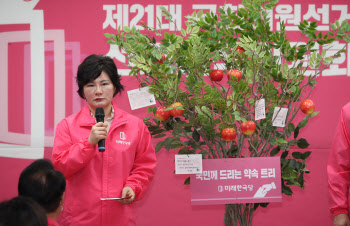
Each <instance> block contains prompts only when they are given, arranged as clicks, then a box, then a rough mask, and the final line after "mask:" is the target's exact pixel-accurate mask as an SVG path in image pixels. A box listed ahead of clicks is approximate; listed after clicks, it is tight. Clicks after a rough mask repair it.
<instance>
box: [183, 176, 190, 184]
mask: <svg viewBox="0 0 350 226" xmlns="http://www.w3.org/2000/svg"><path fill="white" fill-rule="evenodd" d="M184 184H186V185H188V184H191V177H187V178H186V180H185V182H184Z"/></svg>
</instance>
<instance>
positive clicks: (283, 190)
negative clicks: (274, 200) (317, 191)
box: [282, 185, 293, 196]
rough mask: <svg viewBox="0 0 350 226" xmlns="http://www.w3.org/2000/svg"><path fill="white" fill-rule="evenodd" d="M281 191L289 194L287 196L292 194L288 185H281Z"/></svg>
mask: <svg viewBox="0 0 350 226" xmlns="http://www.w3.org/2000/svg"><path fill="white" fill-rule="evenodd" d="M282 193H284V194H286V195H289V196H292V195H293V192H292V189H290V187H287V186H286V185H283V186H282Z"/></svg>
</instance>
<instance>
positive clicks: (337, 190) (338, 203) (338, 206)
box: [327, 103, 350, 216]
mask: <svg viewBox="0 0 350 226" xmlns="http://www.w3.org/2000/svg"><path fill="white" fill-rule="evenodd" d="M327 172H328V191H329V195H330V209H331V212H332V214H333V216H336V215H338V214H341V213H345V214H349V207H350V205H349V201H350V199H349V195H350V194H349V188H350V187H349V185H350V103H348V104H347V105H345V106H344V107H343V109H342V111H341V117H340V122H339V124H338V127H337V129H336V133H335V136H334V140H333V144H332V148H331V152H330V156H329V160H328V166H327Z"/></svg>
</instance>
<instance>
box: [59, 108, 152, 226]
mask: <svg viewBox="0 0 350 226" xmlns="http://www.w3.org/2000/svg"><path fill="white" fill-rule="evenodd" d="M113 108H114V113H115V116H114V119H113V122H112V124H111V127H110V129H109V132H108V135H107V139H106V141H105V147H106V151H105V152H99V151H98V147H97V145H96V146H92V145H91V144H90V143H89V142H88V137H89V135H90V130H91V127H92V126H93V125H95V123H96V122H95V119H94V118H93V117H92V116H91V113H90V109H89V107H88V106H85V107H84V108H83V109H82V110H81V111H80V112H79V113H77V114H74V115H71V116H69V117H67V118H65V119H63V120H62V121H61V122H60V123H59V124H58V125H57V128H56V135H55V141H54V147H53V152H52V161H53V164H54V166H55V168H56V169H57V170H59V171H61V172H62V173H63V174H64V175H65V177H66V180H67V189H66V193H65V200H64V207H63V212H62V213H61V215H60V217H59V220H58V222H59V223H60V225H62V226H64V225H74V226H76V225H93V226H95V225H135V220H134V216H133V208H132V206H133V204H132V203H130V204H127V205H124V204H121V203H119V202H117V201H101V200H100V198H108V197H121V193H122V189H123V187H125V186H130V187H131V188H132V189H133V190H134V192H135V194H136V199H135V201H136V200H138V199H140V198H141V197H142V195H143V194H144V192H145V191H146V189H147V187H148V185H149V183H150V181H151V179H152V178H153V175H154V171H153V169H154V167H155V166H156V156H155V151H154V148H153V146H152V142H151V136H150V133H149V131H148V129H147V127H146V126H145V124H144V123H143V122H142V120H140V119H139V118H137V117H135V116H132V115H130V114H128V113H126V112H124V111H122V110H120V109H119V108H117V106H116V105H114V104H113Z"/></svg>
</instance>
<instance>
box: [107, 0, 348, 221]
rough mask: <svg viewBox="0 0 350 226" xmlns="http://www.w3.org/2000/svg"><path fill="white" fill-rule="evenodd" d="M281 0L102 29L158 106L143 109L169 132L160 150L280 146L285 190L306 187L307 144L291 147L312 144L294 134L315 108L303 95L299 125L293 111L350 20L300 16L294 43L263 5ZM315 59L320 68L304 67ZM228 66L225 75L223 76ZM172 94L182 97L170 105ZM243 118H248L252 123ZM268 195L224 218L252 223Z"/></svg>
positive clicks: (234, 154)
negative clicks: (260, 111) (325, 24)
mask: <svg viewBox="0 0 350 226" xmlns="http://www.w3.org/2000/svg"><path fill="white" fill-rule="evenodd" d="M277 2H278V0H270V1H265V0H243V2H242V4H243V5H244V7H245V8H240V9H238V11H237V12H233V11H231V9H230V8H229V7H224V8H219V10H218V12H219V13H218V14H217V15H215V14H213V13H206V14H203V12H202V11H199V12H194V13H193V14H192V15H189V16H187V19H188V20H187V21H186V22H185V24H186V26H187V28H186V29H181V34H180V32H177V33H172V34H170V33H168V32H163V31H161V30H156V29H154V28H151V27H148V26H146V24H145V23H143V24H142V26H143V27H144V28H145V29H146V32H145V34H142V33H141V32H140V31H138V30H136V28H135V27H133V28H131V29H130V28H129V27H124V28H123V30H124V31H121V30H120V28H119V29H118V32H117V34H108V33H107V34H105V36H106V37H107V38H108V39H109V40H108V42H109V43H111V44H116V45H118V46H119V48H121V49H123V50H124V51H125V52H126V53H127V54H128V55H127V58H128V60H129V62H130V63H131V64H130V65H129V67H130V68H131V72H130V76H134V77H135V78H136V79H137V80H138V81H139V82H140V84H141V86H149V87H150V92H151V93H153V94H154V95H155V97H156V99H157V101H158V103H159V105H160V107H159V108H158V109H157V107H149V108H148V109H147V112H149V113H151V112H153V113H154V114H155V115H156V116H157V118H156V117H147V118H145V123H146V125H147V126H148V128H149V130H150V132H151V134H152V135H153V136H154V138H162V137H166V138H165V139H162V140H161V141H159V142H158V143H157V145H156V151H159V150H160V149H161V148H162V147H164V148H165V149H166V150H168V151H169V150H170V149H174V150H179V151H178V153H179V154H194V153H200V154H202V155H203V158H207V159H216V158H246V157H262V156H264V157H265V156H275V155H277V154H279V155H280V157H281V174H282V192H283V193H284V194H286V195H292V194H293V192H292V190H291V188H290V186H291V185H297V186H299V187H301V188H304V174H305V173H309V171H308V170H307V169H306V163H305V160H306V159H307V158H308V157H309V155H310V153H311V152H309V151H307V152H303V153H302V152H298V151H292V150H291V147H294V146H298V147H299V148H301V149H304V148H307V147H308V146H309V143H308V142H307V140H306V139H304V138H298V135H299V131H300V129H302V128H303V127H305V126H306V124H307V123H308V120H309V119H310V118H311V117H313V116H315V115H317V113H318V112H312V111H313V106H312V105H313V104H312V103H311V105H310V101H306V102H305V103H303V106H302V110H303V111H304V112H306V113H308V115H307V116H306V117H305V118H304V119H303V120H301V121H300V122H298V124H296V122H294V121H293V119H294V118H295V116H296V115H297V113H298V111H299V109H300V106H301V104H300V103H301V102H302V101H304V100H305V99H307V98H308V97H309V95H310V93H311V92H312V90H313V88H314V87H315V85H316V77H317V76H318V75H319V74H320V73H321V72H322V71H323V70H325V69H326V68H327V67H328V66H329V65H330V64H331V63H332V62H333V60H334V57H338V56H340V54H341V53H342V52H345V45H344V48H343V49H342V50H340V51H338V52H337V53H336V54H335V55H334V56H327V53H326V52H327V48H328V47H329V45H330V44H331V43H332V42H334V41H335V40H336V39H342V40H344V41H345V42H346V43H348V42H349V39H350V35H349V29H350V25H349V23H348V22H347V21H343V22H342V23H341V24H340V23H339V22H338V21H335V23H334V24H331V28H332V31H328V32H327V33H326V34H322V33H321V32H317V24H316V22H310V23H309V22H307V21H304V22H302V23H300V25H299V30H300V32H301V37H300V40H299V42H298V43H296V44H295V45H292V44H291V43H290V41H289V39H288V38H287V36H286V30H285V26H284V22H282V21H280V31H275V32H271V29H270V26H269V20H270V19H269V17H268V13H267V12H266V11H267V10H271V9H272V8H273V7H275V5H276V3H277ZM162 10H163V16H164V18H165V19H167V20H168V21H169V22H170V23H171V22H173V20H172V16H171V15H170V13H169V12H168V11H167V10H166V9H165V8H162ZM159 23H160V21H159ZM158 36H159V38H161V39H160V44H159V43H157V42H156V40H158ZM302 42H303V43H302ZM315 43H318V44H319V45H320V46H323V51H322V52H321V51H320V50H319V49H316V48H314V47H315ZM220 68H221V70H220ZM310 68H312V69H314V70H313V71H314V72H313V73H312V74H310V75H307V76H305V72H306V70H307V69H310ZM213 69H216V70H213ZM225 73H226V74H227V75H228V79H227V82H226V83H224V82H223V81H221V82H220V80H221V79H222V76H223V74H225ZM209 75H210V77H209ZM242 75H243V76H242ZM241 76H242V77H241ZM224 80H226V79H224ZM261 99H264V100H265V103H266V104H265V105H266V109H265V110H266V118H265V119H261V120H257V121H256V120H255V104H256V102H257V101H259V100H261ZM175 102H179V103H180V104H179V103H177V104H176V105H172V104H173V103H175ZM276 107H281V108H287V109H288V113H287V118H286V121H285V126H284V127H275V126H273V123H272V122H273V121H274V118H273V115H274V114H273V113H274V111H275V108H276ZM310 108H311V109H310ZM307 110H309V111H307ZM277 112H278V111H277ZM169 113H171V114H172V115H171V116H170V117H169ZM247 121H249V123H250V124H251V126H252V127H248V131H247V129H246V128H244V127H245V125H244V124H245V122H247ZM242 124H243V126H242ZM255 127H256V128H255ZM236 135H237V137H236ZM235 138H236V139H235ZM291 152H292V153H291ZM185 183H186V184H188V183H189V178H188V179H187V180H186V181H185ZM267 204H268V203H256V204H253V203H245V204H243V203H242V204H226V208H225V217H224V222H225V225H251V223H252V218H253V212H254V210H256V208H258V207H259V206H262V207H266V206H267Z"/></svg>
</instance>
